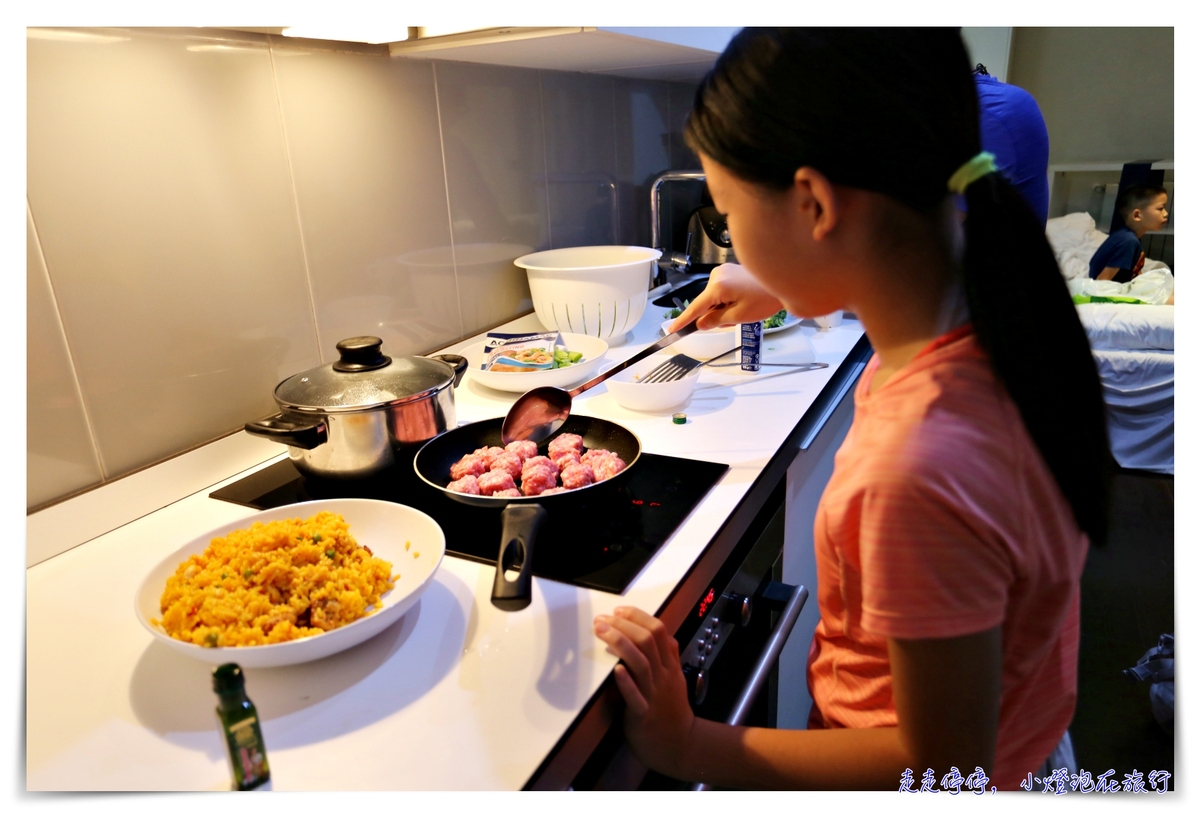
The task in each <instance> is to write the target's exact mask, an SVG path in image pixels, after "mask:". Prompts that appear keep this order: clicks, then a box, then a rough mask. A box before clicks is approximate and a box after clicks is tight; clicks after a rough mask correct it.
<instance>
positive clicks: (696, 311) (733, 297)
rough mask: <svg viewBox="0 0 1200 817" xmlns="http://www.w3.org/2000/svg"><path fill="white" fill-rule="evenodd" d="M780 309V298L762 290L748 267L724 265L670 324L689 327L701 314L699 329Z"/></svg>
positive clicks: (765, 315) (744, 320) (766, 315)
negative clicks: (711, 308) (714, 307)
mask: <svg viewBox="0 0 1200 817" xmlns="http://www.w3.org/2000/svg"><path fill="white" fill-rule="evenodd" d="M718 305H719V306H720V308H718V309H714V310H713V311H712V312H708V310H709V308H710V307H713V306H718ZM781 309H783V304H782V303H780V301H779V299H778V298H776V297H775V296H774V295H771V294H770V293H769V292H767V291H766V290H765V289H763V287H762V284H760V283H759V282H758V280H757V279H756V278H755V277H754V276H753V275H751V274H750V271H749V270H747V269H746V268H745V267H743V266H741V265H740V264H722V265H721V266H719V267H716V268H715V269H713V271H712V274H711V275H709V277H708V285H707V286H706V287H705V288H704V291H703V292H701V293H700V294H699V295H698V296H696V298H695V299H693V300H692V302H691V303H690V304H688V308H687V309H685V310H684V311H683V312H682V313H681V314H680V315H679V317H678V318H676V319H675V320H674V321H673V322H672V323H671V331H672V332H674V331H675V330H677V329H679V328H681V327H683V326H687V325H688V324H689V323H690V322H691V321H692V319H693V318H695V317H696V316H697V315H699V316H701V318H700V320H699V322H698V323H697V325H696V326H697V328H698V329H715V328H716V327H718V326H732V325H733V324H735V323H751V322H753V321H761V320H766V319H767V318H769V317H771V316H772V315H774V314H775V313H776V312H778V311H779V310H781ZM706 312H708V314H707V315H706V314H704V313H706Z"/></svg>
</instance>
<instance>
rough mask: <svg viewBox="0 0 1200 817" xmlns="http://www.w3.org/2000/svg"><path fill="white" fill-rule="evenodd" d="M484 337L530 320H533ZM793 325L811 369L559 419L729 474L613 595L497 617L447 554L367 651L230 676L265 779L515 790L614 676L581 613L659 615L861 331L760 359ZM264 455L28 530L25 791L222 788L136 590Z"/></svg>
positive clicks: (188, 676) (203, 685)
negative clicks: (263, 756)
mask: <svg viewBox="0 0 1200 817" xmlns="http://www.w3.org/2000/svg"><path fill="white" fill-rule="evenodd" d="M663 311H664V310H663V309H662V308H661V307H655V306H653V305H652V304H650V305H648V306H647V311H646V315H645V316H644V317H643V318H642V320H641V321H640V323H639V324H638V326H637V327H636V328H635V330H634V331H633V332H632V333H631V336H629V337H627V339H626V341H625V343H624V344H623V345H619V346H613V347H611V348H610V349H609V352H608V355H607V358H608V359H610V360H613V361H619V360H623V359H625V358H626V357H628V356H629V355H631V354H633V353H634V352H635V351H637V350H638V349H640V348H642V347H643V346H644V345H645V344H647V343H649V342H652V341H653V340H655V339H656V338H657V337H658V336H659V325H660V324H661V323H662V320H663ZM503 328H504V329H505V330H506V331H521V330H524V329H537V328H540V324H539V323H538V322H537V320H536V318H535V317H534V316H532V315H530V316H527V317H524V318H520V319H518V320H516V321H514V322H512V323H510V324H508V325H507V326H505V327H503ZM800 334H804V335H807V336H808V337H809V339H810V340H811V341H812V343H813V346H814V347H815V348H816V350H817V359H818V360H819V361H823V362H827V363H829V364H830V367H829V368H827V369H822V370H817V371H808V372H795V371H791V370H786V369H780V370H771V369H763V370H762V371H761V372H760V373H758V374H755V375H749V374H745V373H742V372H741V371H740V370H738V369H736V368H734V369H726V370H724V371H722V372H717V371H714V370H711V369H705V370H703V372H702V374H701V375H700V382H699V385H698V386H697V389H696V391H695V393H694V395H693V396H692V399H691V402H690V404H688V405H687V406H686V407H685V408H684V409H682V410H683V411H685V412H686V413H687V416H688V422H687V423H686V424H685V425H674V424H673V423H672V422H671V417H670V412H669V411H668V412H664V413H661V414H655V415H651V414H639V413H636V412H632V411H628V410H626V409H624V408H622V407H621V406H619V405H618V404H617V403H616V402H615V400H614V399H613V398H612V395H610V394H609V393H608V392H607V390H606V389H605V388H604V386H599V387H597V388H596V389H593V390H592V391H590V392H588V393H587V394H584V395H581V396H580V397H578V398H576V401H575V405H574V408H573V411H574V413H577V414H586V415H592V416H596V417H601V418H604V419H607V420H611V421H614V422H617V423H620V424H622V425H624V426H626V427H627V428H629V429H630V430H632V431H633V432H634V433H636V434H637V435H638V437H640V438H641V440H642V444H643V448H644V450H646V451H648V452H652V453H656V454H666V455H673V456H681V457H689V458H693V459H701V460H710V461H714V462H722V463H726V464H728V465H729V466H730V470H729V471H728V472H726V474H725V476H724V478H723V479H722V480H721V482H720V483H718V484H717V485H716V486H715V487H714V488H713V490H712V491H711V492H710V494H709V495H708V496H707V497H706V499H705V500H704V501H703V502H702V503H701V505H700V506H698V507H697V508H696V510H695V511H694V512H693V513H692V514H691V516H689V517H688V519H687V520H686V521H685V522H684V524H683V525H682V526H681V527H680V528H679V529H678V530H677V531H676V532H675V534H674V535H673V536H672V538H671V539H670V540H669V541H668V542H667V543H666V544H665V545H664V546H663V547H662V548H661V549H660V550H659V552H658V553H657V554H655V556H654V558H653V559H652V560H651V561H650V562H649V563H648V564H647V565H646V567H645V568H644V569H643V571H642V573H641V574H640V575H639V576H638V577H637V578H636V579H635V580H634V581H633V583H632V584H631V585H630V587H629V588H628V590H627V591H626V593H625V594H624V595H623V596H617V595H613V594H610V593H604V592H600V591H595V590H586V589H582V588H578V587H573V586H569V585H564V584H560V583H558V582H554V581H549V580H543V579H538V578H535V579H534V588H533V602H532V604H530V606H529V607H527V608H526V609H524V610H521V611H519V612H515V613H505V612H503V611H500V610H498V609H496V608H495V607H494V606H492V604H491V603H490V600H489V599H490V595H491V588H492V580H493V576H494V568H493V567H491V566H486V565H481V564H477V563H475V562H470V561H466V560H463V559H458V558H455V557H452V556H447V557H446V558H445V560H444V561H443V563H442V567H441V568H440V569H439V571H438V573H437V574H436V576H435V578H434V581H433V582H432V583H431V585H430V586H429V587H428V589H427V590H426V591H425V593H424V595H423V596H422V598H421V600H420V602H419V604H418V605H417V606H415V607H414V608H413V609H412V610H411V611H410V612H409V613H407V614H406V615H405V616H404V618H403V619H402V620H401V621H400V622H399V623H397V624H396V625H393V626H392V627H391V628H389V629H388V630H386V631H384V632H383V633H382V634H380V635H379V636H376V637H375V638H374V639H372V640H370V641H368V642H366V643H364V644H362V645H360V646H358V647H355V648H352V649H351V650H348V651H346V652H344V653H341V654H338V655H334V656H331V657H329V658H325V659H322V660H319V661H316V662H312V663H309V664H303V665H299V666H294V667H282V668H276V669H248V670H247V671H246V679H247V681H246V689H247V692H248V694H249V695H250V697H251V699H252V700H253V701H254V702H255V704H256V705H257V707H258V710H259V714H260V716H261V717H262V719H263V733H264V740H265V741H266V746H267V752H268V758H269V761H270V765H271V777H272V783H273V787H274V789H275V790H276V791H279V790H285V789H293V790H331V789H359V790H380V789H409V790H426V791H429V790H471V789H474V790H512V789H519V788H520V787H521V786H523V785H524V784H525V783H526V781H527V780H528V779H529V778H530V776H531V775H532V774H533V772H534V771H535V770H536V769H537V767H538V765H539V764H540V763H541V762H542V760H543V759H544V758H545V757H546V756H547V754H548V753H549V752H550V751H551V750H552V749H553V747H554V745H555V743H556V742H557V741H558V740H559V738H560V737H561V736H562V735H563V734H564V733H565V731H566V730H567V729H568V728H569V727H570V725H571V723H572V721H573V719H574V718H575V717H576V715H578V714H579V712H580V710H581V709H582V708H583V706H584V705H585V704H586V703H587V701H588V700H589V698H590V697H591V696H592V694H593V693H594V692H595V691H596V690H597V688H598V687H599V686H600V684H601V683H602V682H603V681H604V679H605V678H606V677H607V676H608V674H609V673H610V672H611V671H612V668H613V666H614V664H615V659H614V658H613V657H612V656H610V655H608V654H606V653H605V652H604V651H603V649H602V647H601V646H600V642H598V641H597V640H596V639H595V638H594V637H593V636H592V634H591V622H592V618H593V616H595V615H597V614H599V613H607V612H610V611H611V610H612V608H613V607H615V606H617V605H618V604H633V605H637V606H639V607H642V608H644V609H648V610H658V609H659V608H660V607H661V605H662V604H663V603H664V601H665V600H666V599H667V597H668V596H669V595H670V593H671V591H672V590H673V589H674V588H675V586H676V584H677V583H678V582H679V581H680V579H681V578H682V577H683V576H684V575H685V574H686V572H687V570H688V569H689V568H690V567H691V565H692V563H693V562H694V561H695V560H696V558H697V557H698V556H699V555H700V554H701V553H702V552H703V550H704V548H705V547H706V546H707V544H708V543H709V542H710V541H711V539H712V537H713V536H714V535H715V534H716V532H717V531H718V529H719V528H720V526H721V524H722V523H723V522H724V521H725V519H726V518H727V517H728V516H729V514H730V513H731V512H732V511H733V509H734V508H735V507H736V506H737V504H738V502H739V501H740V500H741V498H742V497H743V496H744V495H745V493H746V491H747V490H748V489H749V487H750V485H751V484H752V483H753V481H754V479H755V477H756V476H757V475H758V474H759V473H760V472H761V471H762V469H763V468H764V466H765V465H766V464H767V462H768V461H769V460H770V458H771V457H772V455H774V454H775V453H776V451H777V450H778V449H779V448H780V446H781V445H782V443H783V441H784V440H785V438H786V437H787V435H788V433H789V432H791V431H792V429H793V428H794V427H795V425H796V423H797V422H798V421H799V420H800V418H801V417H802V416H803V415H804V413H805V411H806V410H807V409H808V407H809V406H810V405H811V403H812V401H813V400H814V399H815V398H816V397H817V395H818V394H819V392H820V390H821V388H822V387H823V386H824V385H825V383H826V382H827V381H828V380H829V378H830V377H831V376H832V375H833V374H834V372H836V371H837V367H838V365H839V364H840V363H841V362H842V360H843V359H844V358H845V356H846V355H847V354H848V353H849V352H850V350H851V349H852V348H853V347H854V345H855V343H856V342H857V341H858V340H859V338H860V337H861V334H862V328H861V325H860V324H858V323H857V322H856V321H853V320H847V321H846V322H845V323H844V324H843V325H842V326H841V327H838V328H836V329H833V330H830V331H827V332H818V331H817V330H816V329H815V327H812V326H805V325H800V326H796V327H793V328H791V329H788V330H786V331H783V332H779V333H775V334H771V335H767V336H766V337H765V338H764V344H763V347H764V357H763V359H764V361H786V360H788V359H789V358H788V352H789V349H791V350H794V349H795V348H796V346H797V344H798V341H797V340H796V339H797V337H798V336H799V335H800ZM481 340H482V336H479V337H477V338H474V339H472V340H471V341H468V342H466V343H463V344H459V345H457V346H455V347H451V348H450V349H447V350H446V351H456V350H458V349H461V348H464V347H466V346H468V345H470V344H471V343H472V342H479V341H481ZM602 368H603V366H602ZM514 397H515V395H511V394H507V393H504V392H496V391H492V390H489V389H486V388H483V387H481V386H479V385H478V384H477V383H474V382H473V381H472V380H471V379H470V376H469V375H468V376H467V378H466V379H465V380H464V381H463V383H462V385H461V386H460V388H459V389H458V390H457V392H456V395H455V400H456V405H457V411H458V420H459V422H460V423H462V422H472V421H476V420H482V419H486V418H490V417H497V416H502V415H503V414H504V413H505V412H506V411H507V409H508V406H509V405H510V404H511V402H512V400H513V398H514ZM674 410H676V411H677V410H679V409H674ZM282 452H284V449H283V448H282V446H277V445H275V444H273V443H269V442H264V441H262V440H257V439H255V438H251V437H249V435H234V436H233V437H229V438H226V439H224V440H220V441H218V442H216V443H213V444H212V445H210V446H206V447H205V448H203V449H200V450H198V451H193V452H190V453H189V454H186V455H183V456H181V457H179V458H176V459H175V460H172V461H169V462H167V463H164V464H162V465H159V466H155V467H154V468H151V469H148V470H147V471H144V472H141V473H140V474H135V475H133V476H131V477H129V478H127V479H126V480H120V481H118V482H116V483H113V484H112V485H109V486H105V487H103V488H100V489H97V490H95V491H92V492H90V493H88V494H84V495H82V496H80V497H76V498H74V499H71V500H69V501H67V502H64V503H61V504H60V505H57V506H54V507H52V508H49V509H47V510H45V511H42V512H39V513H38V514H35V515H33V516H31V517H29V518H28V526H27V531H28V545H27V549H28V551H29V553H30V561H31V562H37V563H36V564H33V565H32V566H31V567H29V568H28V570H27V575H26V622H27V623H26V646H27V649H26V668H27V674H26V696H27V697H26V718H27V721H26V722H27V739H26V741H27V742H26V751H27V776H26V782H27V786H28V788H29V789H30V790H84V789H86V790H141V789H152V790H206V789H224V788H228V786H229V776H228V770H227V767H226V761H225V758H224V754H223V749H222V747H221V744H220V739H219V735H218V732H217V729H216V725H215V720H214V715H213V707H214V706H215V704H216V700H215V696H214V695H213V693H212V691H211V687H210V672H211V667H210V666H208V665H207V664H204V663H201V662H198V661H195V660H192V659H190V658H188V657H186V656H183V655H180V654H178V653H176V652H174V651H173V650H170V649H168V648H167V647H165V646H163V645H161V644H158V643H156V642H155V641H154V639H153V638H152V637H151V636H150V634H149V633H147V632H146V631H145V630H144V629H143V628H142V626H141V625H140V624H139V623H138V621H137V619H136V618H135V616H134V611H133V598H134V593H135V591H136V589H137V586H138V584H139V583H140V581H141V579H142V577H143V576H144V575H145V574H146V573H147V572H148V571H149V570H150V569H151V568H152V567H153V566H154V565H155V564H156V563H157V562H159V561H160V560H161V559H162V558H164V557H165V556H166V555H167V554H169V553H170V552H171V551H172V550H174V549H176V548H177V547H179V546H180V544H182V543H183V542H185V541H187V540H189V539H191V538H193V537H195V536H196V535H198V534H200V533H203V532H204V531H206V530H208V529H211V528H214V527H216V526H218V525H221V524H224V523H226V522H230V521H234V520H237V519H239V518H241V517H244V516H247V515H249V514H250V513H252V511H251V510H250V509H248V508H244V507H241V506H238V505H234V504H231V503H227V502H223V501H219V500H214V499H210V498H209V497H208V493H209V492H210V491H211V490H213V489H214V488H216V487H218V486H219V485H221V484H225V483H228V482H232V481H234V480H235V479H236V478H240V477H241V476H244V475H245V473H246V472H247V470H254V469H257V468H261V467H264V466H266V465H269V464H270V463H273V462H275V461H277V460H279V459H281V458H283V457H285V456H286V454H285V453H282ZM93 537H94V538H93ZM498 544H499V543H497V545H498ZM68 548H69V549H68ZM60 551H61V552H60ZM39 559H40V560H41V561H38V560H39Z"/></svg>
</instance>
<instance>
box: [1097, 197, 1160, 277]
mask: <svg viewBox="0 0 1200 817" xmlns="http://www.w3.org/2000/svg"><path fill="white" fill-rule="evenodd" d="M1117 212H1118V213H1120V215H1121V219H1122V220H1123V221H1124V222H1125V226H1124V227H1122V228H1120V229H1119V230H1114V231H1113V233H1112V235H1110V236H1109V237H1108V238H1107V239H1105V241H1104V243H1103V244H1101V245H1100V246H1099V248H1097V250H1096V252H1095V253H1094V254H1093V255H1092V260H1091V263H1090V264H1089V265H1088V266H1089V270H1088V272H1089V274H1090V275H1091V276H1092V278H1094V279H1096V280H1097V281H1116V282H1117V283H1120V284H1124V283H1127V282H1129V281H1131V280H1133V279H1134V278H1136V277H1137V276H1139V275H1141V273H1142V265H1143V264H1144V263H1145V262H1146V253H1145V252H1144V251H1143V250H1142V236H1144V235H1145V234H1146V233H1153V232H1157V231H1159V230H1161V229H1162V228H1163V227H1165V226H1167V216H1168V214H1167V191H1166V190H1165V189H1164V188H1162V187H1159V186H1157V185H1153V184H1137V185H1134V186H1132V187H1130V188H1127V189H1126V190H1124V191H1123V192H1122V193H1121V196H1120V197H1119V198H1118V199H1117Z"/></svg>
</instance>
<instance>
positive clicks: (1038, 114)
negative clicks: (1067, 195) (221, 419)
mask: <svg viewBox="0 0 1200 817" xmlns="http://www.w3.org/2000/svg"><path fill="white" fill-rule="evenodd" d="M975 90H976V92H977V93H978V95H979V136H980V141H981V142H982V143H983V149H984V150H986V151H988V152H989V153H992V154H994V155H995V156H996V166H997V168H999V170H1000V173H1001V175H1003V176H1004V178H1006V179H1008V181H1009V183H1010V184H1012V185H1013V187H1015V188H1016V189H1017V190H1018V191H1019V192H1020V193H1021V195H1022V196H1023V197H1024V198H1025V200H1026V201H1027V202H1029V206H1030V207H1031V208H1033V212H1034V214H1035V215H1036V216H1037V217H1038V219H1039V220H1040V221H1041V222H1042V223H1043V224H1044V223H1045V222H1046V215H1047V213H1048V212H1049V210H1050V182H1049V180H1048V179H1047V178H1046V169H1047V166H1048V165H1049V163H1050V136H1049V134H1048V133H1047V132H1046V120H1045V119H1043V118H1042V111H1041V109H1040V108H1038V104H1037V100H1035V99H1034V98H1033V96H1032V95H1030V93H1029V92H1028V91H1026V90H1024V89H1023V88H1018V87H1017V86H1016V85H1009V84H1007V83H1004V82H1001V81H1000V80H998V79H996V78H995V77H991V76H986V75H984V74H976V75H975ZM1093 277H1094V276H1093Z"/></svg>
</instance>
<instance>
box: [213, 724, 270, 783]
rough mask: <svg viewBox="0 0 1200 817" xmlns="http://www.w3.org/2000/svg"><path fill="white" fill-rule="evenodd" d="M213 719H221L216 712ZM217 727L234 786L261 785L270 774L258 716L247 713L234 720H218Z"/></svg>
mask: <svg viewBox="0 0 1200 817" xmlns="http://www.w3.org/2000/svg"><path fill="white" fill-rule="evenodd" d="M217 721H218V723H221V719H220V717H219V716H218V718H217ZM221 729H222V731H223V732H224V735H225V745H226V749H227V754H228V758H229V765H230V771H231V772H232V773H233V783H234V788H236V789H253V788H257V787H259V786H260V785H262V784H263V783H264V782H265V781H266V780H267V779H268V778H269V777H270V771H269V769H268V767H267V756H266V753H265V750H264V749H263V739H262V731H261V729H260V727H259V724H258V718H257V717H256V716H254V715H251V716H250V717H248V718H243V719H242V720H240V721H237V722H236V723H231V724H225V723H221Z"/></svg>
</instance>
